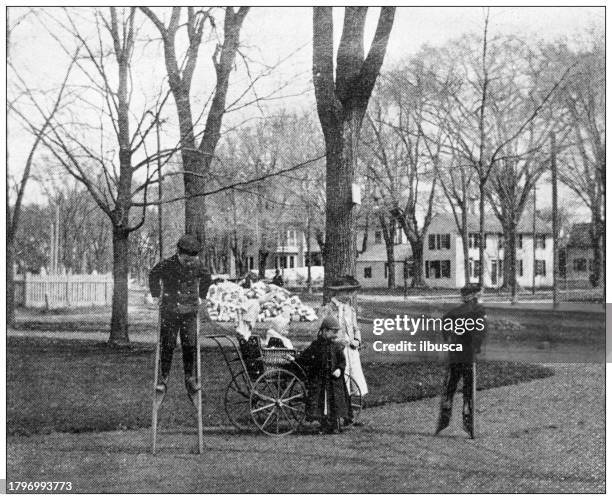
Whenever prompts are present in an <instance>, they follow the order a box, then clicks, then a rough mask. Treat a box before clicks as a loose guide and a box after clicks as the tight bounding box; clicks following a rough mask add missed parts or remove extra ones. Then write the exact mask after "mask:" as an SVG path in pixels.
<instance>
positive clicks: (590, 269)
mask: <svg viewBox="0 0 612 500" xmlns="http://www.w3.org/2000/svg"><path fill="white" fill-rule="evenodd" d="M593 265H594V264H593V259H589V271H593Z"/></svg>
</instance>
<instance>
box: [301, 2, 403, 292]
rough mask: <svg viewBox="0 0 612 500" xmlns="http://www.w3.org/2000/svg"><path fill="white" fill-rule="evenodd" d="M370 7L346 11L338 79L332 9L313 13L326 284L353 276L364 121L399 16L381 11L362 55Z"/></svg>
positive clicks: (314, 72)
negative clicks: (323, 160)
mask: <svg viewBox="0 0 612 500" xmlns="http://www.w3.org/2000/svg"><path fill="white" fill-rule="evenodd" d="M367 10H368V9H367V7H347V8H345V14H344V27H343V30H342V36H341V38H340V43H339V45H338V54H337V57H336V68H335V69H336V71H335V80H334V53H333V52H334V50H333V47H334V44H333V36H334V26H333V19H332V8H331V7H314V11H313V55H312V61H313V69H312V71H313V83H314V89H315V97H316V101H317V112H318V114H319V120H320V122H321V128H322V130H323V136H324V137H325V147H326V152H327V167H326V170H327V176H326V192H327V209H326V221H325V255H324V262H325V283H329V282H330V280H333V279H334V278H336V277H337V276H339V275H343V274H354V273H355V262H356V249H355V241H354V237H353V235H354V234H355V214H354V210H353V204H352V198H351V190H352V184H353V181H354V179H355V169H356V161H357V158H356V154H357V147H358V145H359V133H360V130H361V124H362V121H363V117H364V115H365V112H366V108H367V106H368V101H369V99H370V95H371V94H372V90H373V89H374V84H375V82H376V78H377V76H378V73H379V71H380V67H381V65H382V62H383V59H384V56H385V52H386V49H387V43H388V41H389V35H390V33H391V28H392V27H393V19H394V16H395V8H394V7H382V8H381V12H380V16H379V19H378V25H377V27H376V32H375V34H374V39H373V41H372V45H371V46H370V49H369V51H368V54H367V56H365V54H364V27H365V20H366V14H367Z"/></svg>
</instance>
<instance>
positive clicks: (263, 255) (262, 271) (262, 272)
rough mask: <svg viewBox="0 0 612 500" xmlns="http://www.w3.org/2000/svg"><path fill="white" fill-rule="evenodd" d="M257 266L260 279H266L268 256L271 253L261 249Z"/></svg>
mask: <svg viewBox="0 0 612 500" xmlns="http://www.w3.org/2000/svg"><path fill="white" fill-rule="evenodd" d="M257 253H258V259H257V266H258V267H259V279H264V278H265V277H266V264H267V262H268V255H269V254H270V252H268V251H267V250H262V249H261V248H260V249H259V252H257Z"/></svg>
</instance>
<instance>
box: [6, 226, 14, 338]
mask: <svg viewBox="0 0 612 500" xmlns="http://www.w3.org/2000/svg"><path fill="white" fill-rule="evenodd" d="M14 267H15V241H14V239H13V238H11V239H10V240H9V241H7V242H6V323H7V325H8V326H10V327H12V326H15V274H14V269H13V268H14Z"/></svg>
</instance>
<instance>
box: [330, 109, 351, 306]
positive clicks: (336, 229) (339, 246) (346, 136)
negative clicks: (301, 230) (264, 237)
mask: <svg viewBox="0 0 612 500" xmlns="http://www.w3.org/2000/svg"><path fill="white" fill-rule="evenodd" d="M357 119H358V117H357V113H356V112H353V113H351V117H350V118H349V119H348V120H346V121H345V122H344V124H343V125H342V131H341V134H338V133H332V132H331V131H328V133H327V134H325V137H326V141H325V142H326V146H327V168H326V171H327V176H326V182H327V184H326V196H327V210H326V217H325V263H324V266H325V278H324V281H325V285H328V284H329V283H330V282H331V281H332V280H333V279H334V278H336V277H338V276H344V275H347V274H348V275H354V274H355V263H356V248H355V239H354V238H353V234H354V233H355V214H354V210H353V203H352V184H353V180H354V176H355V169H354V165H353V161H354V157H353V153H354V147H355V146H356V140H357V137H356V135H357V132H358V131H357V130H356V127H357V123H356V121H357ZM324 293H325V294H326V297H325V300H327V292H324Z"/></svg>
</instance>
